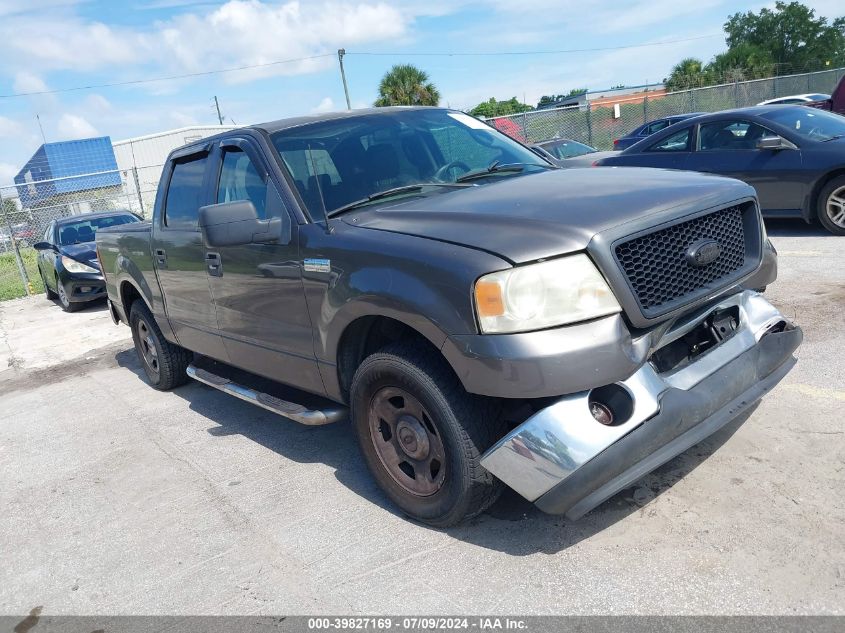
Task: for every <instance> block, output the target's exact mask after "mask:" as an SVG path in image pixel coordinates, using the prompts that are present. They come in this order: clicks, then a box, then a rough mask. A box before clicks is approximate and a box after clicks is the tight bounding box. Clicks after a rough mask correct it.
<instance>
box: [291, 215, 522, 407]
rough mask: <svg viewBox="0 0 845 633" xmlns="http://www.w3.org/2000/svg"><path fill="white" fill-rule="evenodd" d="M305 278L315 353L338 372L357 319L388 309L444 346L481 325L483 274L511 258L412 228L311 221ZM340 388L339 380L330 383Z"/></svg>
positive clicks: (305, 234) (304, 239) (304, 249)
mask: <svg viewBox="0 0 845 633" xmlns="http://www.w3.org/2000/svg"><path fill="white" fill-rule="evenodd" d="M300 240H301V241H300V256H301V257H302V259H303V261H304V260H308V259H318V260H321V261H323V262H325V263H326V264H327V267H326V268H324V269H321V270H318V271H313V270H312V271H309V270H306V269H305V268H303V273H302V274H303V286H304V289H305V297H306V301H307V304H308V311H309V314H310V316H311V322H312V324H313V331H314V353H315V356H316V357H317V360H318V361H319V362H320V363H321V365H324V366H328V367H323V368H321V371H322V373H323V375H324V376H326V375H327V374H330V373H335V374H336V369H334V368H335V367H336V364H337V354H338V347H339V345H340V342H341V340H342V338H343V334H344V332H345V331H346V330H347V328H348V327H349V325H350V324H351V323H353V322H354V321H355V320H356V319H360V318H362V317H367V316H384V317H389V318H391V319H395V320H396V321H399V322H401V323H403V324H405V325H406V326H408V327H410V328H413V329H414V330H416V331H417V332H419V333H420V334H421V335H422V336H424V337H425V338H426V339H428V340H429V341H430V342H431V343H432V344H433V345H434V346H435V347H437V348H438V349H439V348H440V347H442V345H443V343H444V342H445V341H446V338H447V337H448V336H450V335H456V334H475V333H477V329H476V324H475V315H474V313H473V307H472V288H473V284H474V283H475V280H476V279H478V277H480V276H481V275H483V274H486V273H488V272H492V271H496V270H502V269H504V268H508V267H509V266H510V265H509V264H508V263H507V262H505V261H504V260H502V259H501V258H499V257H496V256H495V255H491V254H489V253H486V252H482V251H478V250H474V249H471V248H466V247H463V246H457V245H454V244H447V243H444V242H440V241H437V240H430V239H424V238H419V237H414V236H410V235H405V234H400V233H391V232H387V231H378V230H372V229H364V228H359V227H351V226H348V225H346V224H344V223H341V222H338V223H336V225H335V230H334V231H333V232H332V233H330V234H328V233H325V231H324V230H323V229H322V227H319V226H316V225H307V226H305V227H303V228H302V230H301V232H300ZM326 388H327V390H328V391H329V392H330V393H331V392H332V391H333V388H332V385H329V384H327V385H326Z"/></svg>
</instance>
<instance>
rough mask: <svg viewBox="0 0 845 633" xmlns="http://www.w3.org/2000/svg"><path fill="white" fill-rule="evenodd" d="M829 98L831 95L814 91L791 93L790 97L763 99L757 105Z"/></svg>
mask: <svg viewBox="0 0 845 633" xmlns="http://www.w3.org/2000/svg"><path fill="white" fill-rule="evenodd" d="M828 99H830V95H826V94H822V93H820V92H812V93H808V94H805V95H789V96H788V97H778V98H777V99H769V100H768V101H761V102H760V103H758V104H757V105H795V104H798V103H810V102H812V101H827V100H828Z"/></svg>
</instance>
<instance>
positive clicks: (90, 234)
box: [59, 213, 140, 246]
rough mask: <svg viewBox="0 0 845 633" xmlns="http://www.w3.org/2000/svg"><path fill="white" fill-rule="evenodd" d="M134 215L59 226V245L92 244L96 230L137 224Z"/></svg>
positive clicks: (81, 221)
mask: <svg viewBox="0 0 845 633" xmlns="http://www.w3.org/2000/svg"><path fill="white" fill-rule="evenodd" d="M139 221H140V220H138V218H136V217H135V216H134V215H130V214H128V213H127V214H126V215H113V216H109V217H105V218H91V219H88V220H79V221H77V222H67V223H62V224H60V225H59V244H60V245H61V246H70V245H71V244H83V243H85V242H93V241H94V236H95V235H96V234H97V230H98V229H105V228H108V227H110V226H117V225H119V224H129V223H131V222H139Z"/></svg>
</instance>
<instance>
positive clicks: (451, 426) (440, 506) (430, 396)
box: [350, 343, 504, 527]
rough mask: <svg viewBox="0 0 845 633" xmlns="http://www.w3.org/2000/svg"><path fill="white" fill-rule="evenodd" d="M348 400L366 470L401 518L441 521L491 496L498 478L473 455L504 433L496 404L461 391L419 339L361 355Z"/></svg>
mask: <svg viewBox="0 0 845 633" xmlns="http://www.w3.org/2000/svg"><path fill="white" fill-rule="evenodd" d="M350 401H351V405H352V406H351V408H352V411H351V415H352V422H353V425H354V428H355V434H356V436H357V439H358V444H359V446H360V447H361V451H362V453H363V455H364V459H365V461H366V463H367V466H368V467H369V469H370V472H371V473H372V474H373V476H374V477H375V479H376V482H377V483H378V485H379V486H380V487H381V489H382V490H383V491H384V492H385V494H386V495H387V496H388V497H389V498H390V499H391V501H393V503H395V504H396V505H397V506H398V507H399V508H400V509H401V510H402V511H403V512H404V513H405V514H406V515H408V516H409V517H411V518H413V519H416V520H419V521H421V522H423V523H427V524H429V525H432V526H435V527H447V526H450V525H454V524H456V523H460V522H461V521H464V520H466V519H468V518H470V517H473V516H475V515H477V514H479V513H480V512H483V511H484V510H485V509H487V508H488V507H489V506H490V505H492V504H493V502H494V501H495V500H496V499H497V498H498V496H499V494H500V493H501V490H502V484H501V482H499V481H498V480H497V479H496V478H495V477H493V475H491V474H490V473H489V472H488V471H487V470H485V469H484V468H483V467H482V466H481V464H480V459H481V456H482V454H483V453H484V451H485V450H487V449H488V448H489V447H490V446H492V445H493V443H494V442H495V441H496V440H498V439H499V438H500V437H501V436H502V435H503V434H504V428H503V423H502V421H501V415H500V405H499V403H498V402H497V401H496V400H493V399H491V398H482V397H480V396H474V395H471V394H468V393H467V392H466V391H465V390H464V388H463V386H462V385H461V383H460V381H459V380H458V378H457V377H456V376H455V374H454V373H453V372H452V370H451V368H450V367H449V366H448V365H447V364H446V363H445V361H444V360H443V359H442V357H440V356H439V354H437V353H436V351H434V350H431V349H429V348H428V347H427V345H425V344H408V343H399V344H393V345H390V346H388V347H386V348H384V349H382V350H381V351H379V352H377V353H375V354H372V355H371V356H369V357H367V358H366V359H365V360H364V362H363V363H361V366H360V367H359V368H358V370H357V371H356V372H355V377H354V378H353V380H352V389H351V394H350Z"/></svg>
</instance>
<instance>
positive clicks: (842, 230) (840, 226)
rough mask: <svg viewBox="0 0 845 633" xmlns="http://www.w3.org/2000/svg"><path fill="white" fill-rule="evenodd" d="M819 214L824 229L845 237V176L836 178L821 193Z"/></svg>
mask: <svg viewBox="0 0 845 633" xmlns="http://www.w3.org/2000/svg"><path fill="white" fill-rule="evenodd" d="M817 212H818V216H819V221H820V222H821V223H822V226H823V227H824V228H826V229H827V230H828V231H830V232H831V233H833V234H834V235H845V176H839V177H838V178H834V179H833V180H831V181H830V182H829V183H827V184H826V185H825V186H824V188H823V189H822V190H821V192H819V201H818V210H817Z"/></svg>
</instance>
